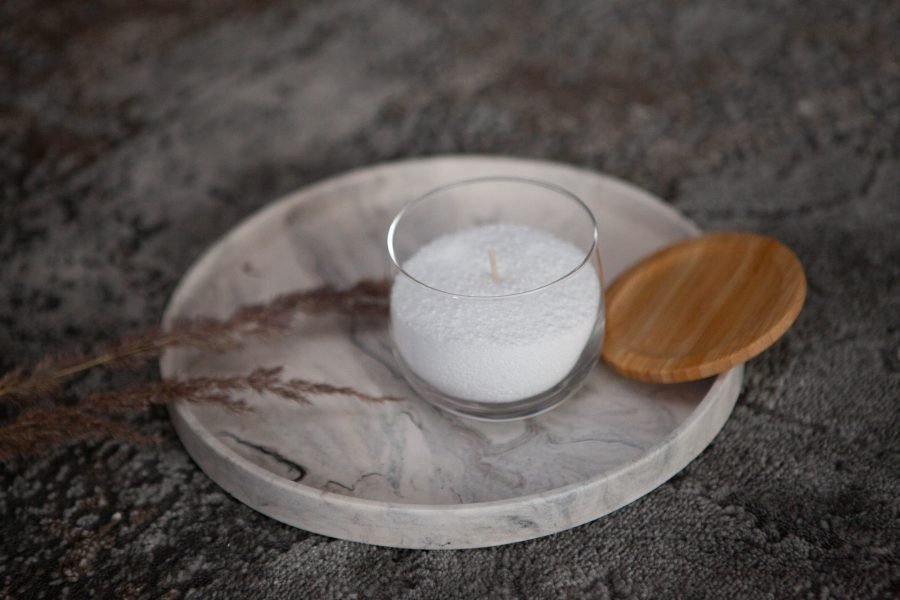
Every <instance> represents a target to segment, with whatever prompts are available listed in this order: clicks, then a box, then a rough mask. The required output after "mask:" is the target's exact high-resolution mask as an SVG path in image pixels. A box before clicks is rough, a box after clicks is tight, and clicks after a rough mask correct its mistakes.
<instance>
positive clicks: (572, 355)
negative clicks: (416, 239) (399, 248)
mask: <svg viewBox="0 0 900 600" xmlns="http://www.w3.org/2000/svg"><path fill="white" fill-rule="evenodd" d="M491 253H493V254H494V256H495V257H496V273H494V275H495V276H492V272H491V261H490V255H491ZM583 259H584V252H582V251H581V250H579V249H578V248H576V247H575V246H574V245H572V244H571V243H569V242H566V241H564V240H561V239H559V238H556V237H554V236H553V235H551V234H548V233H546V232H543V231H540V230H537V229H534V228H531V227H527V226H523V225H513V224H497V225H485V226H479V227H473V228H471V229H466V230H463V231H460V232H457V233H454V234H451V235H447V236H444V237H441V238H438V239H436V240H433V241H432V242H430V243H429V244H427V245H425V246H423V247H422V248H421V249H420V250H419V251H418V252H417V253H416V254H415V255H413V256H412V257H411V258H410V259H409V260H407V261H406V263H404V265H403V267H404V270H405V271H406V272H407V273H409V275H411V276H412V277H414V278H416V279H418V280H419V281H421V282H422V283H425V284H427V285H428V286H432V287H434V288H438V289H440V290H444V291H447V292H450V293H451V294H460V295H465V296H477V298H460V297H454V296H452V295H450V294H445V293H441V292H437V291H434V290H431V289H429V288H428V287H425V286H423V285H420V284H419V283H416V282H414V281H412V280H410V279H409V278H408V277H406V276H404V275H403V274H399V275H398V276H397V279H396V280H395V283H394V287H393V290H392V293H391V323H392V328H393V335H394V342H395V344H396V346H397V349H398V351H399V352H400V354H401V356H402V357H403V359H404V360H405V361H406V363H407V364H408V365H409V367H410V368H411V369H412V370H413V371H415V373H416V374H417V375H418V376H419V377H421V378H422V379H423V380H425V381H427V382H428V383H430V384H431V385H433V386H434V387H435V388H437V389H438V390H440V391H441V392H443V393H445V394H449V395H451V396H454V397H457V398H462V399H468V400H480V401H484V402H509V401H515V400H521V399H523V398H528V397H531V396H533V395H535V394H538V393H540V392H543V391H545V390H547V389H549V388H551V387H553V385H555V384H556V383H557V382H559V381H560V380H561V379H562V378H563V377H565V376H566V375H567V374H568V373H569V372H570V371H571V370H572V368H573V367H574V366H575V363H576V362H577V361H578V358H579V357H580V356H581V353H582V351H583V350H584V347H585V344H586V343H587V341H588V338H589V337H590V336H591V333H592V332H593V330H594V326H595V324H596V322H597V318H598V314H599V310H600V284H599V282H598V280H597V275H596V273H595V272H594V269H593V265H592V264H590V263H588V264H585V265H584V266H583V267H582V268H580V269H579V270H578V271H577V272H575V273H574V274H572V275H571V276H569V277H567V278H566V279H564V280H563V281H558V282H556V283H553V284H552V285H549V286H547V287H546V288H543V289H540V290H537V291H535V292H533V293H530V294H525V295H521V296H513V297H499V298H497V297H494V296H502V295H505V294H516V293H520V292H525V291H529V290H534V289H535V288H539V287H541V286H545V285H547V284H550V283H552V282H554V281H556V280H558V279H559V278H560V277H562V276H563V275H565V274H567V273H569V272H571V271H572V270H573V269H575V268H577V267H578V266H579V265H580V264H581V263H582V261H583Z"/></svg>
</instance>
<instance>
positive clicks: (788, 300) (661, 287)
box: [603, 233, 806, 383]
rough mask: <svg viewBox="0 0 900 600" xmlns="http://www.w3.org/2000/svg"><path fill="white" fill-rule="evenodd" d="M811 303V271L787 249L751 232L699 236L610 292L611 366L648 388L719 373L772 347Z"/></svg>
mask: <svg viewBox="0 0 900 600" xmlns="http://www.w3.org/2000/svg"><path fill="white" fill-rule="evenodd" d="M805 297H806V278H805V276H804V275H803V267H802V266H801V265H800V261H799V260H797V257H796V256H795V255H794V253H793V252H791V250H790V249H788V248H787V246H785V245H783V244H781V243H780V242H778V241H776V240H774V239H772V238H769V237H765V236H761V235H754V234H748V233H714V234H708V235H704V236H701V237H698V238H691V239H688V240H685V241H683V242H678V243H676V244H674V245H672V246H668V247H666V248H664V249H662V250H661V251H659V252H657V253H656V254H653V255H652V256H649V257H648V258H645V259H643V260H642V261H640V262H639V263H637V264H636V265H634V266H632V267H631V268H630V269H628V270H627V271H626V272H625V273H623V274H622V275H621V276H619V278H618V279H616V281H615V282H614V283H613V284H612V285H611V286H610V288H609V290H608V291H607V294H606V311H607V312H606V338H605V340H604V344H603V359H604V360H605V361H606V362H607V363H608V364H609V365H610V366H612V368H613V369H615V370H616V371H618V372H620V373H621V374H623V375H625V376H626V377H630V378H632V379H639V380H642V381H652V382H657V383H674V382H679V381H692V380H695V379H702V378H704V377H709V376H712V375H717V374H719V373H723V372H725V371H727V370H728V369H730V368H732V367H734V366H736V365H739V364H741V363H743V362H746V361H747V360H749V359H751V358H753V357H754V356H756V355H757V354H759V353H760V352H762V351H763V350H765V349H766V348H768V347H769V346H771V345H772V344H773V343H774V342H775V341H776V340H777V339H778V338H779V337H781V335H782V334H783V333H784V332H785V331H787V330H788V328H789V327H790V326H791V324H793V322H794V320H795V319H796V318H797V315H798V314H799V313H800V309H801V307H802V306H803V300H804V298H805Z"/></svg>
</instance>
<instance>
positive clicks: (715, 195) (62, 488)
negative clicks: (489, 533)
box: [0, 0, 900, 598]
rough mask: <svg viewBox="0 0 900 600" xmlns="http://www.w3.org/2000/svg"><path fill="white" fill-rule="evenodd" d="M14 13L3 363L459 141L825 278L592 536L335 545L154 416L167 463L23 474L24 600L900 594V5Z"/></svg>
mask: <svg viewBox="0 0 900 600" xmlns="http://www.w3.org/2000/svg"><path fill="white" fill-rule="evenodd" d="M0 23H3V26H2V29H0V265H2V268H0V362H2V364H0V366H2V367H3V369H6V368H10V367H12V366H14V365H17V364H28V363H30V362H31V361H33V360H35V359H37V358H39V357H40V356H41V355H43V354H45V353H47V352H52V351H58V350H63V349H67V348H71V347H73V345H77V344H82V343H84V344H90V343H97V342H100V341H102V340H104V339H108V338H109V337H111V336H114V335H117V334H122V333H126V332H130V331H134V330H137V329H139V328H142V327H144V326H149V325H153V324H155V323H157V322H158V321H159V319H160V315H161V312H162V309H163V307H164V305H165V303H166V301H167V299H168V297H169V294H170V293H171V292H172V290H173V288H174V286H175V284H176V283H177V282H178V280H179V278H180V277H181V275H182V274H183V273H184V271H185V270H186V268H187V267H188V266H189V265H190V264H191V262H192V261H193V260H194V259H196V258H197V256H198V255H199V253H200V252H201V251H202V250H203V249H204V248H206V247H207V246H208V245H209V244H210V243H212V242H213V241H215V240H216V239H217V238H218V237H219V236H221V235H222V234H223V233H225V232H226V231H228V229H229V228H230V227H231V226H233V225H234V224H236V223H237V222H239V221H240V220H241V219H242V218H244V217H245V216H247V215H248V214H250V213H251V212H253V211H254V210H256V209H257V208H259V207H261V206H263V205H264V204H266V203H267V202H269V201H271V200H273V199H275V198H277V197H278V196H280V195H281V194H284V193H286V192H289V191H291V190H293V189H296V188H298V187H300V186H303V185H306V184H309V183H311V182H314V181H317V180H319V179H322V178H324V177H327V176H330V175H333V174H337V173H340V172H342V171H345V170H347V169H349V168H353V167H358V166H363V165H369V164H372V163H376V162H382V161H386V160H393V159H398V158H406V157H413V156H422V155H431V154H438V153H491V154H507V155H516V156H527V157H535V158H546V159H552V160H557V161H565V162H569V163H572V164H575V165H578V166H583V167H587V168H593V169H597V170H600V171H604V172H607V173H610V174H613V175H616V176H618V177H621V178H623V179H626V180H629V181H631V182H634V183H636V184H637V185H640V186H643V187H646V188H648V189H650V190H651V191H653V192H655V193H656V194H658V195H660V196H661V197H663V198H665V199H666V201H668V202H670V203H671V204H672V205H673V206H674V207H676V208H677V209H678V210H680V211H683V212H684V213H685V214H686V215H688V216H689V217H690V218H692V219H694V220H696V221H697V222H698V223H699V224H700V225H701V226H702V227H703V228H705V229H709V230H735V229H739V230H748V231H754V232H759V233H764V234H768V235H771V236H774V237H776V238H778V239H780V240H781V241H783V242H785V243H786V244H788V245H789V246H790V247H791V248H793V249H794V250H795V251H796V253H797V254H798V256H799V257H800V259H801V261H802V262H803V264H804V266H805V268H806V270H807V276H808V279H809V296H808V299H807V303H806V307H805V309H804V311H803V313H802V314H801V316H800V318H799V320H798V322H797V324H796V325H795V327H794V328H793V329H792V330H791V331H790V332H789V333H788V335H787V336H786V337H785V338H784V339H782V340H781V341H780V342H778V343H777V344H776V345H775V346H774V347H773V348H772V349H770V350H769V351H768V352H766V353H765V354H763V355H762V356H760V357H759V358H757V359H755V360H753V361H752V362H751V363H750V364H749V365H748V369H747V379H746V385H745V390H744V392H743V394H742V395H741V397H740V399H739V400H738V404H737V407H736V408H735V411H734V414H733V416H732V417H731V419H730V420H729V422H728V423H727V424H726V426H725V428H724V429H723V430H722V432H721V434H720V435H719V436H718V437H717V438H716V440H715V441H714V442H713V444H712V445H711V446H709V447H708V448H707V449H706V450H705V451H704V452H703V453H702V454H701V455H700V457H699V458H698V459H697V460H695V461H694V462H693V463H692V464H691V465H690V466H689V467H688V468H687V469H685V470H684V471H683V472H682V473H681V474H679V475H678V476H676V477H675V478H674V479H673V480H671V481H670V482H668V483H667V484H665V485H663V486H662V487H661V488H659V489H657V490H656V491H654V492H653V493H651V494H649V495H648V496H646V497H644V498H642V499H641V500H639V501H637V502H635V503H633V504H631V505H629V506H628V507H626V508H623V509H621V510H619V511H617V512H615V513H614V514H612V515H609V516H608V517H605V518H602V519H599V520H597V521H595V522H593V523H590V524H587V525H584V526H582V527H578V528H576V529H573V530H570V531H567V532H564V533H560V534H557V535H554V536H551V537H547V538H543V539H539V540H535V541H532V542H525V543H520V544H514V545H510V546H504V547H498V548H491V549H483V550H471V551H443V552H439V551H435V552H423V551H412V550H394V549H386V548H379V547H373V546H365V545H361V544H355V543H349V542H343V541H337V540H332V539H327V538H324V537H321V536H317V535H313V534H310V533H306V532H304V531H300V530H297V529H292V528H290V527H287V526H284V525H281V524H279V523H277V522H275V521H272V520H269V519H267V518H266V517H263V516H261V515H259V514H257V513H255V512H254V511H252V510H250V509H248V508H246V507H245V506H243V505H242V504H240V503H238V502H237V501H235V500H233V499H232V498H231V497H230V496H228V495H227V494H225V493H224V492H222V491H221V490H220V489H219V488H218V487H217V486H216V485H215V484H214V483H212V482H211V481H210V480H209V479H208V478H207V477H206V476H205V475H204V474H203V473H202V472H201V471H200V470H199V469H198V468H197V467H196V466H195V465H194V463H193V462H192V461H191V459H190V458H189V457H188V455H187V454H186V453H185V451H184V450H183V449H182V447H181V445H180V444H179V442H178V439H177V438H176V436H175V433H174V431H173V429H172V427H171V425H170V423H169V421H168V418H167V416H166V414H165V412H164V411H161V410H160V411H151V412H148V413H147V414H145V415H142V416H140V417H137V418H136V419H135V421H134V424H135V426H136V427H138V428H139V429H140V430H141V431H143V432H145V433H149V434H156V435H159V436H161V438H162V440H163V441H162V442H161V443H160V444H159V445H158V446H155V447H154V446H140V445H131V444H127V443H119V442H111V441H110V442H105V443H80V444H73V445H70V446H68V447H65V448H59V449H56V450H52V451H50V452H48V453H46V454H45V455H43V456H41V457H39V458H33V459H27V460H26V459H21V460H16V461H13V462H11V463H8V464H5V465H2V466H0V517H2V530H0V597H11V598H40V597H47V598H59V597H164V598H181V597H184V598H281V597H298V598H301V597H303V598H332V597H334V598H338V597H344V598H353V597H359V598H463V597H471V598H478V597H498V598H507V597H508V598H541V597H547V598H581V597H584V598H607V597H612V598H619V597H640V598H665V597H684V598H723V597H741V598H743V597H748V598H756V597H762V598H765V597H778V598H781V597H810V598H832V597H837V598H844V597H853V598H887V597H891V596H894V597H896V596H897V595H900V500H898V497H900V45H898V44H897V30H898V23H900V3H898V2H897V1H895V0H894V1H884V0H882V1H875V0H867V1H858V2H850V1H844V2H832V1H826V0H817V1H812V2H802V3H801V2H793V3H788V2H778V1H776V0H765V1H762V2H750V1H743V2H721V1H719V0H703V1H698V2H686V1H681V0H677V1H672V2H650V1H646V0H644V1H625V0H604V1H597V2H580V1H579V2H575V1H572V2H564V1H547V2H530V3H522V2H506V1H501V2H490V3H488V2H481V1H474V0H473V1H467V2H454V3H448V2H438V1H433V2H428V1H421V2H379V3H375V2H371V3H368V2H366V3H363V2H354V1H352V0H338V1H326V0H321V1H311V2H303V3H297V4H290V3H285V2H275V1H267V0H255V1H251V0H214V1H212V2H200V1H199V0H196V1H189V2H181V1H176V0H155V1H153V2H142V3H138V2H124V1H120V0H98V1H96V2H74V1H72V2H63V1H60V0H46V1H43V0H41V1H33V0H9V1H7V2H4V3H3V4H2V5H0ZM121 377H122V376H119V375H117V376H113V375H107V374H104V373H95V374H92V375H89V376H88V377H85V378H83V379H81V380H79V381H78V382H77V384H76V390H77V389H80V388H84V389H87V388H88V387H91V386H97V385H115V384H119V383H122V382H123V381H125V379H120V378H121ZM153 377H155V372H154V369H152V368H147V369H145V370H143V371H139V372H137V373H132V374H129V375H128V376H127V378H128V380H131V381H133V380H134V379H135V378H138V379H139V380H142V381H150V380H152V379H153ZM12 416H13V414H12V411H11V410H10V409H9V408H0V418H4V419H9V418H11V417H12Z"/></svg>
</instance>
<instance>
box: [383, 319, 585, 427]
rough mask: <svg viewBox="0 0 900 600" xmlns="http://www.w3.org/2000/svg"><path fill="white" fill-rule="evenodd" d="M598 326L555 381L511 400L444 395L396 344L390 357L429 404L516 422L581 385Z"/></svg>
mask: <svg viewBox="0 0 900 600" xmlns="http://www.w3.org/2000/svg"><path fill="white" fill-rule="evenodd" d="M598 329H599V331H595V334H594V335H595V336H596V337H597V338H599V339H591V340H590V341H589V342H588V344H587V345H586V348H585V351H584V353H582V355H581V356H580V357H579V359H578V362H577V363H575V367H573V368H572V370H571V371H569V374H568V375H566V376H565V377H564V378H563V379H562V380H560V381H559V383H557V384H556V385H554V386H553V387H551V388H549V389H547V390H545V391H543V392H541V393H540V394H536V395H534V396H531V397H529V398H523V399H522V400H513V401H511V402H479V401H477V400H465V399H462V398H456V397H454V396H450V395H447V394H444V393H442V392H440V391H438V390H437V389H435V388H434V386H432V385H431V384H430V383H428V382H427V381H425V380H423V379H422V378H421V377H419V376H418V375H417V374H416V373H415V372H414V371H413V370H412V369H410V367H409V365H408V364H407V363H406V361H405V360H403V357H402V356H401V355H400V352H398V351H397V349H396V347H395V348H394V359H395V360H396V361H397V365H398V366H399V367H400V372H401V374H402V375H403V378H404V379H405V380H406V382H407V383H408V384H409V385H410V387H412V388H413V390H415V392H416V393H417V394H418V395H419V396H420V397H421V398H422V399H424V400H425V401H427V402H428V403H429V404H431V405H433V406H435V407H437V408H439V409H441V410H445V411H447V412H449V413H453V414H455V415H459V416H461V417H467V418H470V419H478V420H481V421H516V420H519V419H528V418H530V417H536V416H537V415H540V414H542V413H545V412H547V411H548V410H550V409H551V408H555V407H556V406H558V405H559V404H561V403H562V402H564V401H565V400H567V399H568V398H570V397H571V396H572V395H573V394H574V393H575V392H577V391H578V389H579V388H581V386H582V384H583V383H584V382H585V380H586V379H587V376H588V375H589V374H590V372H591V369H593V368H594V365H595V364H597V361H598V360H600V358H599V356H600V354H599V349H600V347H601V344H602V336H603V328H602V324H601V326H600V327H599V328H598Z"/></svg>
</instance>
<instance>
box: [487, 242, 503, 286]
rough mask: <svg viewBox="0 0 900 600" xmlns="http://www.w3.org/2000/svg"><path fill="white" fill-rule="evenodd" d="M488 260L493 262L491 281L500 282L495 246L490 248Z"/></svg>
mask: <svg viewBox="0 0 900 600" xmlns="http://www.w3.org/2000/svg"><path fill="white" fill-rule="evenodd" d="M488 260H489V261H490V263H491V281H493V282H494V283H500V273H499V272H498V271H497V253H496V252H494V249H493V248H488Z"/></svg>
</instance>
